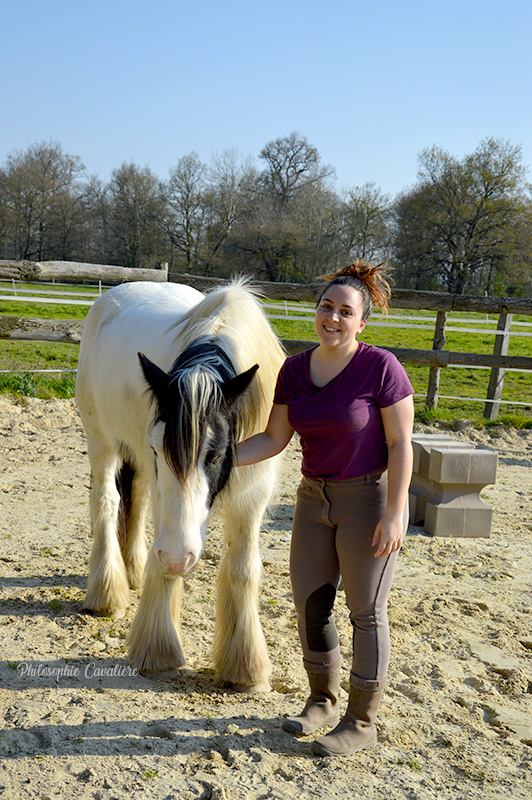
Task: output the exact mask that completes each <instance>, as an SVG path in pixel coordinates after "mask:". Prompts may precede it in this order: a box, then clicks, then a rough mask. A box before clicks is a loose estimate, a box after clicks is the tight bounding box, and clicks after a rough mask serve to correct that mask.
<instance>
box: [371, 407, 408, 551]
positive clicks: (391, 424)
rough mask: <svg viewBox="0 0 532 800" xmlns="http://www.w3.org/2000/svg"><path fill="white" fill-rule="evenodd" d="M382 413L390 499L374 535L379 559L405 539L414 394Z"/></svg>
mask: <svg viewBox="0 0 532 800" xmlns="http://www.w3.org/2000/svg"><path fill="white" fill-rule="evenodd" d="M381 416H382V422H383V425H384V434H385V436H386V443H387V445H388V502H387V505H386V513H385V514H384V517H383V518H382V519H381V521H380V522H379V524H378V525H377V527H376V528H375V533H374V535H373V541H372V545H373V546H375V545H377V544H378V547H377V551H376V553H375V557H376V558H379V557H381V556H387V555H389V554H390V553H393V552H395V551H396V550H399V548H400V547H401V545H402V543H403V539H404V529H403V514H404V510H405V505H406V501H407V497H408V488H409V486H410V481H411V479H412V429H413V425H414V401H413V399H412V397H405V398H404V399H403V400H400V401H399V402H398V403H394V404H393V405H392V406H387V407H386V408H381Z"/></svg>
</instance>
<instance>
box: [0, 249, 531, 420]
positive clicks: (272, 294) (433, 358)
mask: <svg viewBox="0 0 532 800" xmlns="http://www.w3.org/2000/svg"><path fill="white" fill-rule="evenodd" d="M36 266H37V268H38V269H36V268H35V267H36ZM165 266H166V265H163V268H162V269H161V270H131V269H130V270H126V269H125V268H121V267H108V268H107V270H106V268H105V266H104V265H88V264H75V265H72V264H70V263H69V262H46V263H44V264H39V265H34V264H33V263H32V262H5V261H4V262H2V261H0V280H2V279H3V280H5V279H14V276H15V274H16V275H17V279H19V280H26V281H27V280H32V281H35V280H51V279H53V280H65V279H69V280H74V281H81V280H85V281H96V282H97V281H102V280H106V281H107V282H115V283H116V282H122V281H127V280H131V279H132V278H131V277H130V273H134V276H133V277H134V279H136V280H139V279H140V280H158V281H161V280H162V281H165V280H169V281H172V282H178V283H185V284H188V285H192V286H194V287H195V288H197V289H199V290H200V291H206V290H208V289H211V288H213V287H214V286H216V285H220V284H223V283H225V281H224V280H222V279H217V278H207V277H204V276H197V275H189V274H184V273H180V274H173V273H171V274H168V273H167V271H166V270H165V268H164V267H165ZM73 267H74V268H73ZM52 275H53V278H52ZM253 285H254V286H255V287H256V288H257V289H258V290H259V291H260V292H261V294H262V296H263V297H264V298H265V299H268V300H282V301H298V302H301V301H303V302H309V303H314V302H315V299H316V297H317V295H318V293H319V290H320V287H321V288H322V287H323V284H287V283H278V284H277V283H270V282H254V283H253ZM21 299H22V298H21ZM392 299H393V307H394V309H395V308H397V309H399V308H404V309H411V310H412V309H414V310H415V309H417V310H429V311H435V312H436V320H435V326H434V337H433V347H432V349H431V350H416V349H410V348H397V347H386V348H385V349H387V350H390V351H391V352H392V353H394V354H395V355H396V356H397V358H398V359H399V361H401V362H402V363H404V364H415V365H421V366H428V367H429V368H430V371H429V381H428V388H427V395H426V405H427V406H428V407H429V408H433V407H435V406H436V404H437V402H438V389H439V377H440V370H441V368H443V367H447V366H449V365H460V366H470V367H487V368H489V369H490V380H489V385H488V391H487V399H486V403H485V407H484V416H485V417H486V418H487V419H496V418H497V416H498V414H499V410H500V405H501V397H502V390H503V384H504V372H505V370H506V369H515V370H519V371H521V370H524V371H531V370H532V358H530V357H526V356H509V355H508V343H509V339H510V335H511V329H510V326H511V323H512V317H513V315H514V314H521V315H527V316H532V300H530V299H522V298H511V297H478V296H472V295H469V296H468V295H451V294H444V293H442V292H422V291H410V290H404V289H396V290H394V292H393V298H392ZM41 302H46V299H44V298H43V299H41ZM451 311H462V312H463V311H466V312H480V313H485V314H497V315H498V325H497V330H496V331H492V332H491V333H494V334H495V346H494V351H493V354H490V355H487V354H479V353H460V352H453V351H449V350H445V349H444V348H445V344H446V324H447V315H448V313H449V312H451ZM82 328H83V320H37V319H21V318H19V317H1V316H0V339H17V340H23V339H26V340H37V341H52V342H71V343H79V341H80V338H81V331H82ZM514 335H515V334H514ZM283 344H284V346H285V348H286V350H287V352H288V353H289V354H291V353H296V352H299V351H301V350H303V349H306V348H307V347H309V342H308V341H295V340H289V341H284V342H283ZM463 399H467V398H463ZM531 403H532V397H531Z"/></svg>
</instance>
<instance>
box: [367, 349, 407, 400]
mask: <svg viewBox="0 0 532 800" xmlns="http://www.w3.org/2000/svg"><path fill="white" fill-rule="evenodd" d="M385 352H386V351H385ZM413 394H414V389H413V387H412V384H411V383H410V379H409V377H408V375H407V374H406V370H405V368H404V367H403V365H402V364H401V363H400V362H399V361H398V360H397V358H396V357H395V356H394V355H393V353H389V352H386V355H385V358H384V361H383V365H382V372H381V380H380V385H379V388H378V391H377V394H376V395H375V400H376V402H377V404H378V405H379V407H380V408H386V407H387V406H392V405H393V404H394V403H398V402H399V401H400V400H404V398H405V397H410V396H411V395H413Z"/></svg>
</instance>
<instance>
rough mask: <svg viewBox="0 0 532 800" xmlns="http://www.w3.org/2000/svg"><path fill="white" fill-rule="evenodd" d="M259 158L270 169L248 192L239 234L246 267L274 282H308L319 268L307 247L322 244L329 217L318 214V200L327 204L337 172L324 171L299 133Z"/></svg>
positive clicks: (270, 147)
mask: <svg viewBox="0 0 532 800" xmlns="http://www.w3.org/2000/svg"><path fill="white" fill-rule="evenodd" d="M260 158H261V159H262V160H264V161H265V162H266V167H265V169H264V170H263V171H262V172H261V173H260V174H259V175H258V176H256V179H255V181H254V185H253V186H252V187H251V188H250V190H249V192H248V202H247V204H246V209H245V211H244V212H243V214H242V218H241V219H242V221H241V224H240V225H239V226H238V231H237V234H238V239H237V241H238V247H239V248H240V251H241V253H242V256H243V262H244V264H245V266H246V268H247V269H248V270H251V271H255V272H258V273H263V274H264V277H266V278H267V279H268V280H271V281H279V280H285V281H298V280H304V279H306V277H307V276H308V275H309V274H310V272H312V270H313V265H314V264H315V262H316V252H315V251H314V253H313V254H312V255H311V257H310V258H309V255H310V251H309V247H308V245H309V242H310V241H311V240H312V239H314V241H315V242H316V243H317V242H321V241H323V237H322V232H323V225H324V223H323V221H324V219H325V218H327V217H328V213H329V211H328V209H326V208H325V207H323V208H321V209H320V211H319V213H316V198H317V197H318V196H320V195H321V199H322V201H323V202H324V203H325V202H327V203H328V202H329V194H330V193H329V191H328V187H327V184H326V180H327V178H328V177H329V176H331V175H332V174H333V170H332V169H331V168H330V167H324V166H322V165H321V161H320V156H319V153H318V151H317V150H316V148H315V147H313V146H312V145H310V144H309V143H308V142H307V140H306V139H305V137H303V136H301V135H300V134H298V133H292V134H290V135H289V136H285V137H280V138H278V139H275V140H274V141H272V142H269V143H268V144H267V145H265V147H263V149H262V150H261V152H260ZM326 198H327V200H326ZM314 222H315V223H316V227H313V223H314ZM320 226H321V227H320ZM320 256H321V254H320ZM320 256H318V258H319V257H320Z"/></svg>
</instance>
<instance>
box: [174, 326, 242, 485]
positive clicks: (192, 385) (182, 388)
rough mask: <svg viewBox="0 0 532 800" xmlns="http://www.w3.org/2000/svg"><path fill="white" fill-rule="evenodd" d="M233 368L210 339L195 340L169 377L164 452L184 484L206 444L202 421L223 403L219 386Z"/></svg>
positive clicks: (183, 353) (202, 337)
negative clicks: (170, 400) (169, 399)
mask: <svg viewBox="0 0 532 800" xmlns="http://www.w3.org/2000/svg"><path fill="white" fill-rule="evenodd" d="M235 374H236V373H235V370H234V367H233V365H232V363H231V361H230V359H229V357H228V355H227V354H226V353H225V351H224V350H223V348H222V347H220V345H219V344H218V343H217V342H216V340H215V339H214V338H213V337H211V336H201V337H199V338H198V339H196V340H194V341H193V342H192V343H191V344H190V345H189V346H188V347H186V348H185V350H184V351H183V352H182V353H181V355H180V356H178V358H177V359H176V361H175V363H174V365H173V367H172V369H171V370H170V372H169V373H168V375H169V378H170V383H169V386H168V389H169V392H170V398H173V402H170V403H169V406H168V408H167V409H166V414H165V416H166V423H167V424H166V426H165V434H164V449H165V455H166V459H167V461H168V463H169V464H171V465H172V467H173V469H174V472H175V474H176V475H177V476H178V477H179V478H180V479H181V480H184V478H185V475H186V474H187V472H188V470H189V469H190V467H195V466H197V461H198V458H199V455H200V452H201V449H202V446H203V443H204V441H205V436H206V433H207V431H206V425H205V421H206V420H209V419H212V417H213V415H214V414H215V413H216V411H217V410H218V409H219V408H220V405H221V404H222V402H223V395H222V390H221V388H220V385H221V384H222V383H224V382H225V381H227V380H230V379H231V378H234V377H235Z"/></svg>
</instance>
